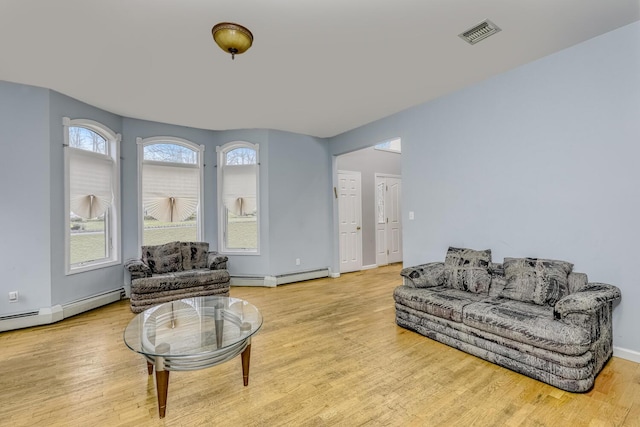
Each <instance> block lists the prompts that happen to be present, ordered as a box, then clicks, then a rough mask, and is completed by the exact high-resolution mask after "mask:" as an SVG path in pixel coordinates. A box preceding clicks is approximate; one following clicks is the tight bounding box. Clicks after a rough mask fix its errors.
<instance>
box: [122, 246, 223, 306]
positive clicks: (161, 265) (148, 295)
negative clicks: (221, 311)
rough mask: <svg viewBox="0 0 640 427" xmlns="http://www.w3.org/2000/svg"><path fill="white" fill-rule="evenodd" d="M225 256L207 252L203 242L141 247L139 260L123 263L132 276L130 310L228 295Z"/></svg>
mask: <svg viewBox="0 0 640 427" xmlns="http://www.w3.org/2000/svg"><path fill="white" fill-rule="evenodd" d="M227 261H228V258H227V257H226V256H221V255H219V254H218V253H217V252H209V244H208V243H205V242H170V243H166V244H164V245H157V246H143V247H142V257H141V259H130V260H127V261H126V262H125V264H124V267H125V269H126V270H127V271H128V272H129V273H130V274H131V311H133V312H134V313H140V312H141V311H144V310H146V309H147V308H150V307H152V306H154V305H157V304H160V303H163V302H169V301H175V300H178V299H182V298H190V297H196V296H206V295H219V296H228V295H229V281H230V277H229V272H228V271H227Z"/></svg>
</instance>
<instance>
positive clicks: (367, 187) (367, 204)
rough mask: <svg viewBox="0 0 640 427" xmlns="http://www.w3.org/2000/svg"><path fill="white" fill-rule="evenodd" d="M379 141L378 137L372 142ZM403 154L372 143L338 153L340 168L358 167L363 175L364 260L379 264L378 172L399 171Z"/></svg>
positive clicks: (366, 263) (399, 172)
mask: <svg viewBox="0 0 640 427" xmlns="http://www.w3.org/2000/svg"><path fill="white" fill-rule="evenodd" d="M375 142H378V141H377V140H374V141H371V143H375ZM400 159H401V155H400V154H398V153H391V152H389V151H381V150H376V149H374V148H373V147H370V148H365V149H362V150H357V151H354V152H351V153H347V154H343V155H341V156H338V159H337V161H338V164H337V167H338V170H348V171H356V172H360V173H361V177H362V264H363V266H368V265H375V264H376V234H375V233H376V220H377V211H376V189H375V175H376V173H384V174H390V175H400V174H401V170H402V169H401V165H400Z"/></svg>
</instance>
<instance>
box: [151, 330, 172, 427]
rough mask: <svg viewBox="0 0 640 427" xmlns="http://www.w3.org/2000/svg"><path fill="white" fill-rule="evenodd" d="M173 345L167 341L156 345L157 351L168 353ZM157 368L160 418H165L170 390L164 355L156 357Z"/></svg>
mask: <svg viewBox="0 0 640 427" xmlns="http://www.w3.org/2000/svg"><path fill="white" fill-rule="evenodd" d="M170 349H171V346H170V345H169V344H167V343H161V344H157V345H156V352H158V353H159V354H168V353H169V351H170ZM155 362H156V363H155V365H156V366H155V368H156V390H157V393H158V413H159V414H160V418H164V414H165V413H166V411H167V392H168V391H169V371H167V370H166V368H165V365H164V364H165V360H164V357H162V356H156V357H155Z"/></svg>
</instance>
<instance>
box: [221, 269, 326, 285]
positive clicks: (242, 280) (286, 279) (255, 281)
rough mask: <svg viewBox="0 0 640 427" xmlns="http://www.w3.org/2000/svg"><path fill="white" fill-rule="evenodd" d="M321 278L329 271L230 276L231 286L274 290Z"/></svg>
mask: <svg viewBox="0 0 640 427" xmlns="http://www.w3.org/2000/svg"><path fill="white" fill-rule="evenodd" d="M321 277H329V269H328V268H321V269H318V270H310V271H299V272H296V273H288V274H280V275H277V276H264V277H260V276H235V277H234V276H231V282H230V285H231V286H264V287H268V288H275V287H276V286H279V285H286V284H287V283H294V282H303V281H305V280H312V279H319V278H321Z"/></svg>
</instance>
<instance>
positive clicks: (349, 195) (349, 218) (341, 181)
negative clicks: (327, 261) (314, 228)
mask: <svg viewBox="0 0 640 427" xmlns="http://www.w3.org/2000/svg"><path fill="white" fill-rule="evenodd" d="M361 182H362V180H361V177H360V172H345V171H340V172H338V190H337V191H338V222H339V227H338V232H339V234H340V236H339V241H340V272H341V273H347V272H349V271H359V270H361V269H362V188H361V185H362V184H361Z"/></svg>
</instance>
